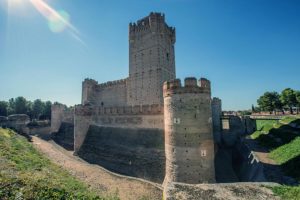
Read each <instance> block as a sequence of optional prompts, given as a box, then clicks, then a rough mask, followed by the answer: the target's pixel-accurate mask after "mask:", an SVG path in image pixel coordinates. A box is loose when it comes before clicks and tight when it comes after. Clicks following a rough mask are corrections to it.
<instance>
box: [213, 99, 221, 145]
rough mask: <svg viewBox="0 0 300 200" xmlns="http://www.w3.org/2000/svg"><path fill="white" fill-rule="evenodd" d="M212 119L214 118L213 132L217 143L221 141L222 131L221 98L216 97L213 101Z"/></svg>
mask: <svg viewBox="0 0 300 200" xmlns="http://www.w3.org/2000/svg"><path fill="white" fill-rule="evenodd" d="M211 110H212V120H213V133H214V140H215V142H216V143H221V132H222V122H221V117H222V101H221V99H219V98H216V97H214V98H213V99H212V102H211Z"/></svg>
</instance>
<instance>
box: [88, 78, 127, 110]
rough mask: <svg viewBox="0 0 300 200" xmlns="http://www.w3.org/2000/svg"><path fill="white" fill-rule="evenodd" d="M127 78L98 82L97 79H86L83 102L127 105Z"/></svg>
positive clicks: (100, 104)
mask: <svg viewBox="0 0 300 200" xmlns="http://www.w3.org/2000/svg"><path fill="white" fill-rule="evenodd" d="M127 82H128V80H127V79H121V80H117V81H109V82H106V83H102V84H98V82H96V81H95V80H92V79H85V80H84V81H83V83H82V104H83V105H85V104H92V105H98V106H106V107H107V106H125V105H127V84H128V83H127Z"/></svg>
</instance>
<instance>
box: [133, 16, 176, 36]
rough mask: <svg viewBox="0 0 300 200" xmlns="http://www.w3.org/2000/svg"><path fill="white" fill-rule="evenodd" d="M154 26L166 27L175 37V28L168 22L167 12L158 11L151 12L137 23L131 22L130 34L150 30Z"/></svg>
mask: <svg viewBox="0 0 300 200" xmlns="http://www.w3.org/2000/svg"><path fill="white" fill-rule="evenodd" d="M154 27H166V29H167V30H168V31H169V33H170V34H171V35H174V37H175V28H174V27H169V26H168V25H167V24H166V22H165V14H163V13H156V12H151V13H150V14H149V15H148V16H147V17H144V18H143V19H140V20H138V21H137V22H136V23H130V24H129V34H132V33H139V32H142V31H145V30H150V29H153V28H154Z"/></svg>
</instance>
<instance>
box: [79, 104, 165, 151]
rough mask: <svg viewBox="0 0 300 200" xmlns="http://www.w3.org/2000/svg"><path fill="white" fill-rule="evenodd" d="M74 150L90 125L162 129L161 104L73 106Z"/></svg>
mask: <svg viewBox="0 0 300 200" xmlns="http://www.w3.org/2000/svg"><path fill="white" fill-rule="evenodd" d="M74 121H75V130H74V137H75V141H74V148H75V152H76V151H78V150H79V148H80V146H81V145H82V143H83V141H84V139H85V137H86V134H87V131H88V129H89V126H90V125H96V126H105V127H117V128H146V129H147V128H148V129H160V130H163V127H164V119H163V107H162V106H161V105H156V104H155V105H143V106H133V107H131V106H125V107H101V106H82V105H78V106H76V107H75V120H74Z"/></svg>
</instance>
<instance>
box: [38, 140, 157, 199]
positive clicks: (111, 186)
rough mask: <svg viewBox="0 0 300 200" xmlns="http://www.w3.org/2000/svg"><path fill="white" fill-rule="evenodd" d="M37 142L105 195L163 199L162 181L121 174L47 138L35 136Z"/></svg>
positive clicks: (71, 171) (75, 174)
mask: <svg viewBox="0 0 300 200" xmlns="http://www.w3.org/2000/svg"><path fill="white" fill-rule="evenodd" d="M33 144H34V146H35V147H36V148H37V149H38V150H39V151H40V152H42V153H43V154H45V155H46V156H47V157H48V158H49V159H50V160H51V161H52V162H54V163H56V164H58V165H59V166H62V167H63V168H64V169H66V170H67V171H69V172H70V173H71V174H72V175H74V176H75V177H77V178H78V179H80V180H82V181H84V182H85V183H87V184H88V185H89V187H91V188H93V189H95V190H96V191H98V192H99V194H101V195H110V194H115V193H117V194H118V196H119V197H120V198H121V199H122V200H123V199H124V200H131V199H134V200H136V199H143V200H147V199H149V200H150V199H151V200H155V199H162V188H161V185H159V184H155V183H151V182H147V181H143V180H141V179H136V178H131V177H126V176H121V175H117V174H114V173H112V172H109V171H107V170H105V169H104V168H102V167H100V166H98V165H92V164H89V163H87V162H85V161H83V160H81V159H80V158H78V157H76V156H73V152H72V151H67V150H65V149H63V148H62V147H60V146H59V145H57V144H55V143H54V142H53V141H51V140H50V141H45V140H42V139H40V138H38V137H35V136H34V137H33Z"/></svg>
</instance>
